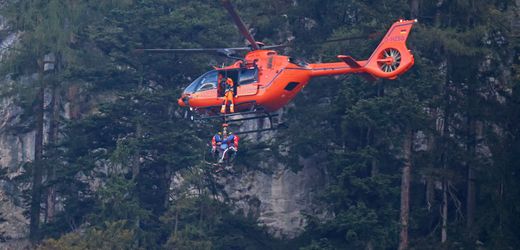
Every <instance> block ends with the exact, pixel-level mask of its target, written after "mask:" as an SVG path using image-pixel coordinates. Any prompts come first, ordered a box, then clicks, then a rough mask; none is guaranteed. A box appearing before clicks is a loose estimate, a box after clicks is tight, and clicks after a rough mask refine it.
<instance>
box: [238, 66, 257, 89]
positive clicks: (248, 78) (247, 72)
mask: <svg viewBox="0 0 520 250" xmlns="http://www.w3.org/2000/svg"><path fill="white" fill-rule="evenodd" d="M257 80H258V69H257V68H256V67H255V68H253V69H242V70H240V84H239V85H245V84H250V83H254V82H257Z"/></svg>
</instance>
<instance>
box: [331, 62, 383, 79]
mask: <svg viewBox="0 0 520 250" xmlns="http://www.w3.org/2000/svg"><path fill="white" fill-rule="evenodd" d="M338 58H339V59H341V60H343V61H344V62H345V63H346V64H348V66H350V67H351V68H361V65H360V64H359V63H358V62H357V61H356V60H354V58H352V57H351V56H344V55H339V56H338ZM359 75H360V76H361V77H363V78H364V79H365V80H367V81H369V82H375V81H376V80H377V78H375V77H374V76H373V75H371V74H369V73H359Z"/></svg>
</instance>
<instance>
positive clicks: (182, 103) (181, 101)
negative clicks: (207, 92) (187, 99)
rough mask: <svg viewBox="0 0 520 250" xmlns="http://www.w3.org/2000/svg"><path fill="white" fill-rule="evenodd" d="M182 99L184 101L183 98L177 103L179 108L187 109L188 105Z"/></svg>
mask: <svg viewBox="0 0 520 250" xmlns="http://www.w3.org/2000/svg"><path fill="white" fill-rule="evenodd" d="M182 99H183V98H182V97H181V98H179V99H178V100H177V103H178V104H179V106H181V107H186V103H184V101H183V100H182Z"/></svg>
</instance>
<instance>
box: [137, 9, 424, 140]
mask: <svg viewBox="0 0 520 250" xmlns="http://www.w3.org/2000/svg"><path fill="white" fill-rule="evenodd" d="M222 4H223V6H224V7H225V8H226V10H227V11H228V12H229V14H230V16H231V17H232V19H233V21H234V22H235V24H236V25H237V27H238V29H239V31H240V33H242V35H244V37H245V38H246V39H247V40H248V42H249V43H250V45H249V47H240V48H212V49H142V51H148V52H217V53H220V54H224V55H225V56H227V57H229V58H233V59H236V61H235V63H233V64H232V65H229V66H226V67H222V68H215V69H214V70H211V71H209V72H207V73H204V74H203V75H201V76H200V77H198V78H197V79H196V80H194V81H193V82H192V83H191V84H189V85H188V87H186V88H185V89H184V92H183V93H182V95H181V97H180V98H179V99H178V104H179V105H180V106H182V107H189V109H190V111H192V112H194V113H195V114H197V115H199V116H200V117H201V118H202V119H207V118H215V117H224V121H225V122H232V121H242V120H250V119H258V118H266V117H267V118H269V120H270V122H271V128H269V129H261V130H255V131H252V132H258V131H263V130H271V129H272V127H273V126H272V117H273V115H274V116H275V115H276V114H271V113H272V112H274V111H277V110H279V109H280V108H282V107H283V106H285V105H286V104H287V103H288V102H290V101H291V100H292V99H293V98H294V97H295V96H296V95H297V94H298V93H299V92H300V91H301V90H302V89H303V87H305V85H307V84H308V83H309V80H310V79H311V78H313V77H318V76H331V75H342V74H350V73H356V74H358V75H360V76H362V77H363V78H365V79H367V80H368V81H375V80H376V79H377V78H386V79H396V78H397V77H398V76H399V75H401V74H403V73H405V72H406V71H407V70H408V69H410V68H411V67H412V65H413V64H414V57H413V55H412V53H411V52H410V50H408V48H407V47H406V40H407V38H408V35H409V34H410V30H411V28H412V26H413V24H414V23H415V22H417V20H399V21H397V22H395V23H394V24H393V25H392V26H391V27H390V29H389V30H388V32H387V33H386V35H385V36H384V37H383V39H382V41H381V42H380V44H379V45H378V46H377V48H376V49H375V50H374V52H373V53H372V55H371V56H370V57H369V58H368V59H366V60H360V61H358V60H355V59H354V58H352V57H351V56H347V55H338V56H337V57H338V59H340V61H338V62H330V63H304V62H297V61H295V60H293V59H292V58H291V57H288V56H284V55H279V54H278V53H277V52H276V51H274V50H273V49H276V48H281V47H285V46H287V45H272V46H265V45H264V44H263V43H261V42H257V41H255V39H254V38H253V36H252V35H251V34H250V33H249V31H248V30H247V29H246V27H245V25H244V23H243V22H242V20H241V19H240V17H239V16H238V14H237V12H236V10H235V9H234V8H233V6H232V5H231V3H230V2H229V1H228V0H223V1H222ZM240 50H249V52H248V53H247V54H246V55H245V57H244V58H239V57H236V56H234V53H235V52H236V51H240ZM221 78H224V79H226V78H231V79H232V81H233V82H234V83H235V84H234V85H233V87H232V90H233V102H234V110H233V111H234V112H233V113H231V112H227V110H226V111H225V112H224V114H219V113H220V112H219V111H220V110H221V107H222V105H223V103H224V100H225V98H226V97H225V94H224V91H223V90H222V88H221V84H220V82H219V80H220V79H221ZM249 114H254V115H258V116H249V117H244V115H249ZM232 116H240V118H239V119H234V120H226V119H228V118H230V117H232ZM192 119H193V116H192Z"/></svg>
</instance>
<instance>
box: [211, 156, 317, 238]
mask: <svg viewBox="0 0 520 250" xmlns="http://www.w3.org/2000/svg"><path fill="white" fill-rule="evenodd" d="M302 163H303V168H302V169H301V170H300V171H298V172H293V171H292V170H290V169H288V168H286V167H285V166H284V165H282V164H279V163H271V164H270V165H271V166H269V167H271V168H272V169H273V172H272V173H264V172H261V171H246V172H243V173H241V174H239V175H237V176H232V177H228V178H223V180H220V181H221V182H223V183H222V184H224V185H225V188H224V190H225V192H226V193H227V195H228V197H229V199H230V200H232V202H233V203H234V204H235V205H236V207H237V209H239V210H241V211H239V212H243V213H245V214H246V215H249V216H253V217H255V218H257V219H258V223H259V224H260V225H264V226H266V227H267V228H268V231H269V232H270V233H271V234H272V235H273V236H275V237H278V238H289V239H291V238H294V237H296V236H298V235H299V234H300V233H301V232H303V230H304V227H305V225H306V223H307V221H306V219H305V217H304V214H313V215H318V216H320V215H321V216H326V214H325V213H324V212H323V211H321V209H320V207H319V205H317V202H316V196H317V195H318V194H319V192H320V191H321V190H323V188H324V187H325V185H326V179H327V178H326V177H327V176H326V173H325V172H324V171H323V170H322V169H321V166H320V164H317V162H315V161H303V160H302ZM264 164H266V163H264Z"/></svg>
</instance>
